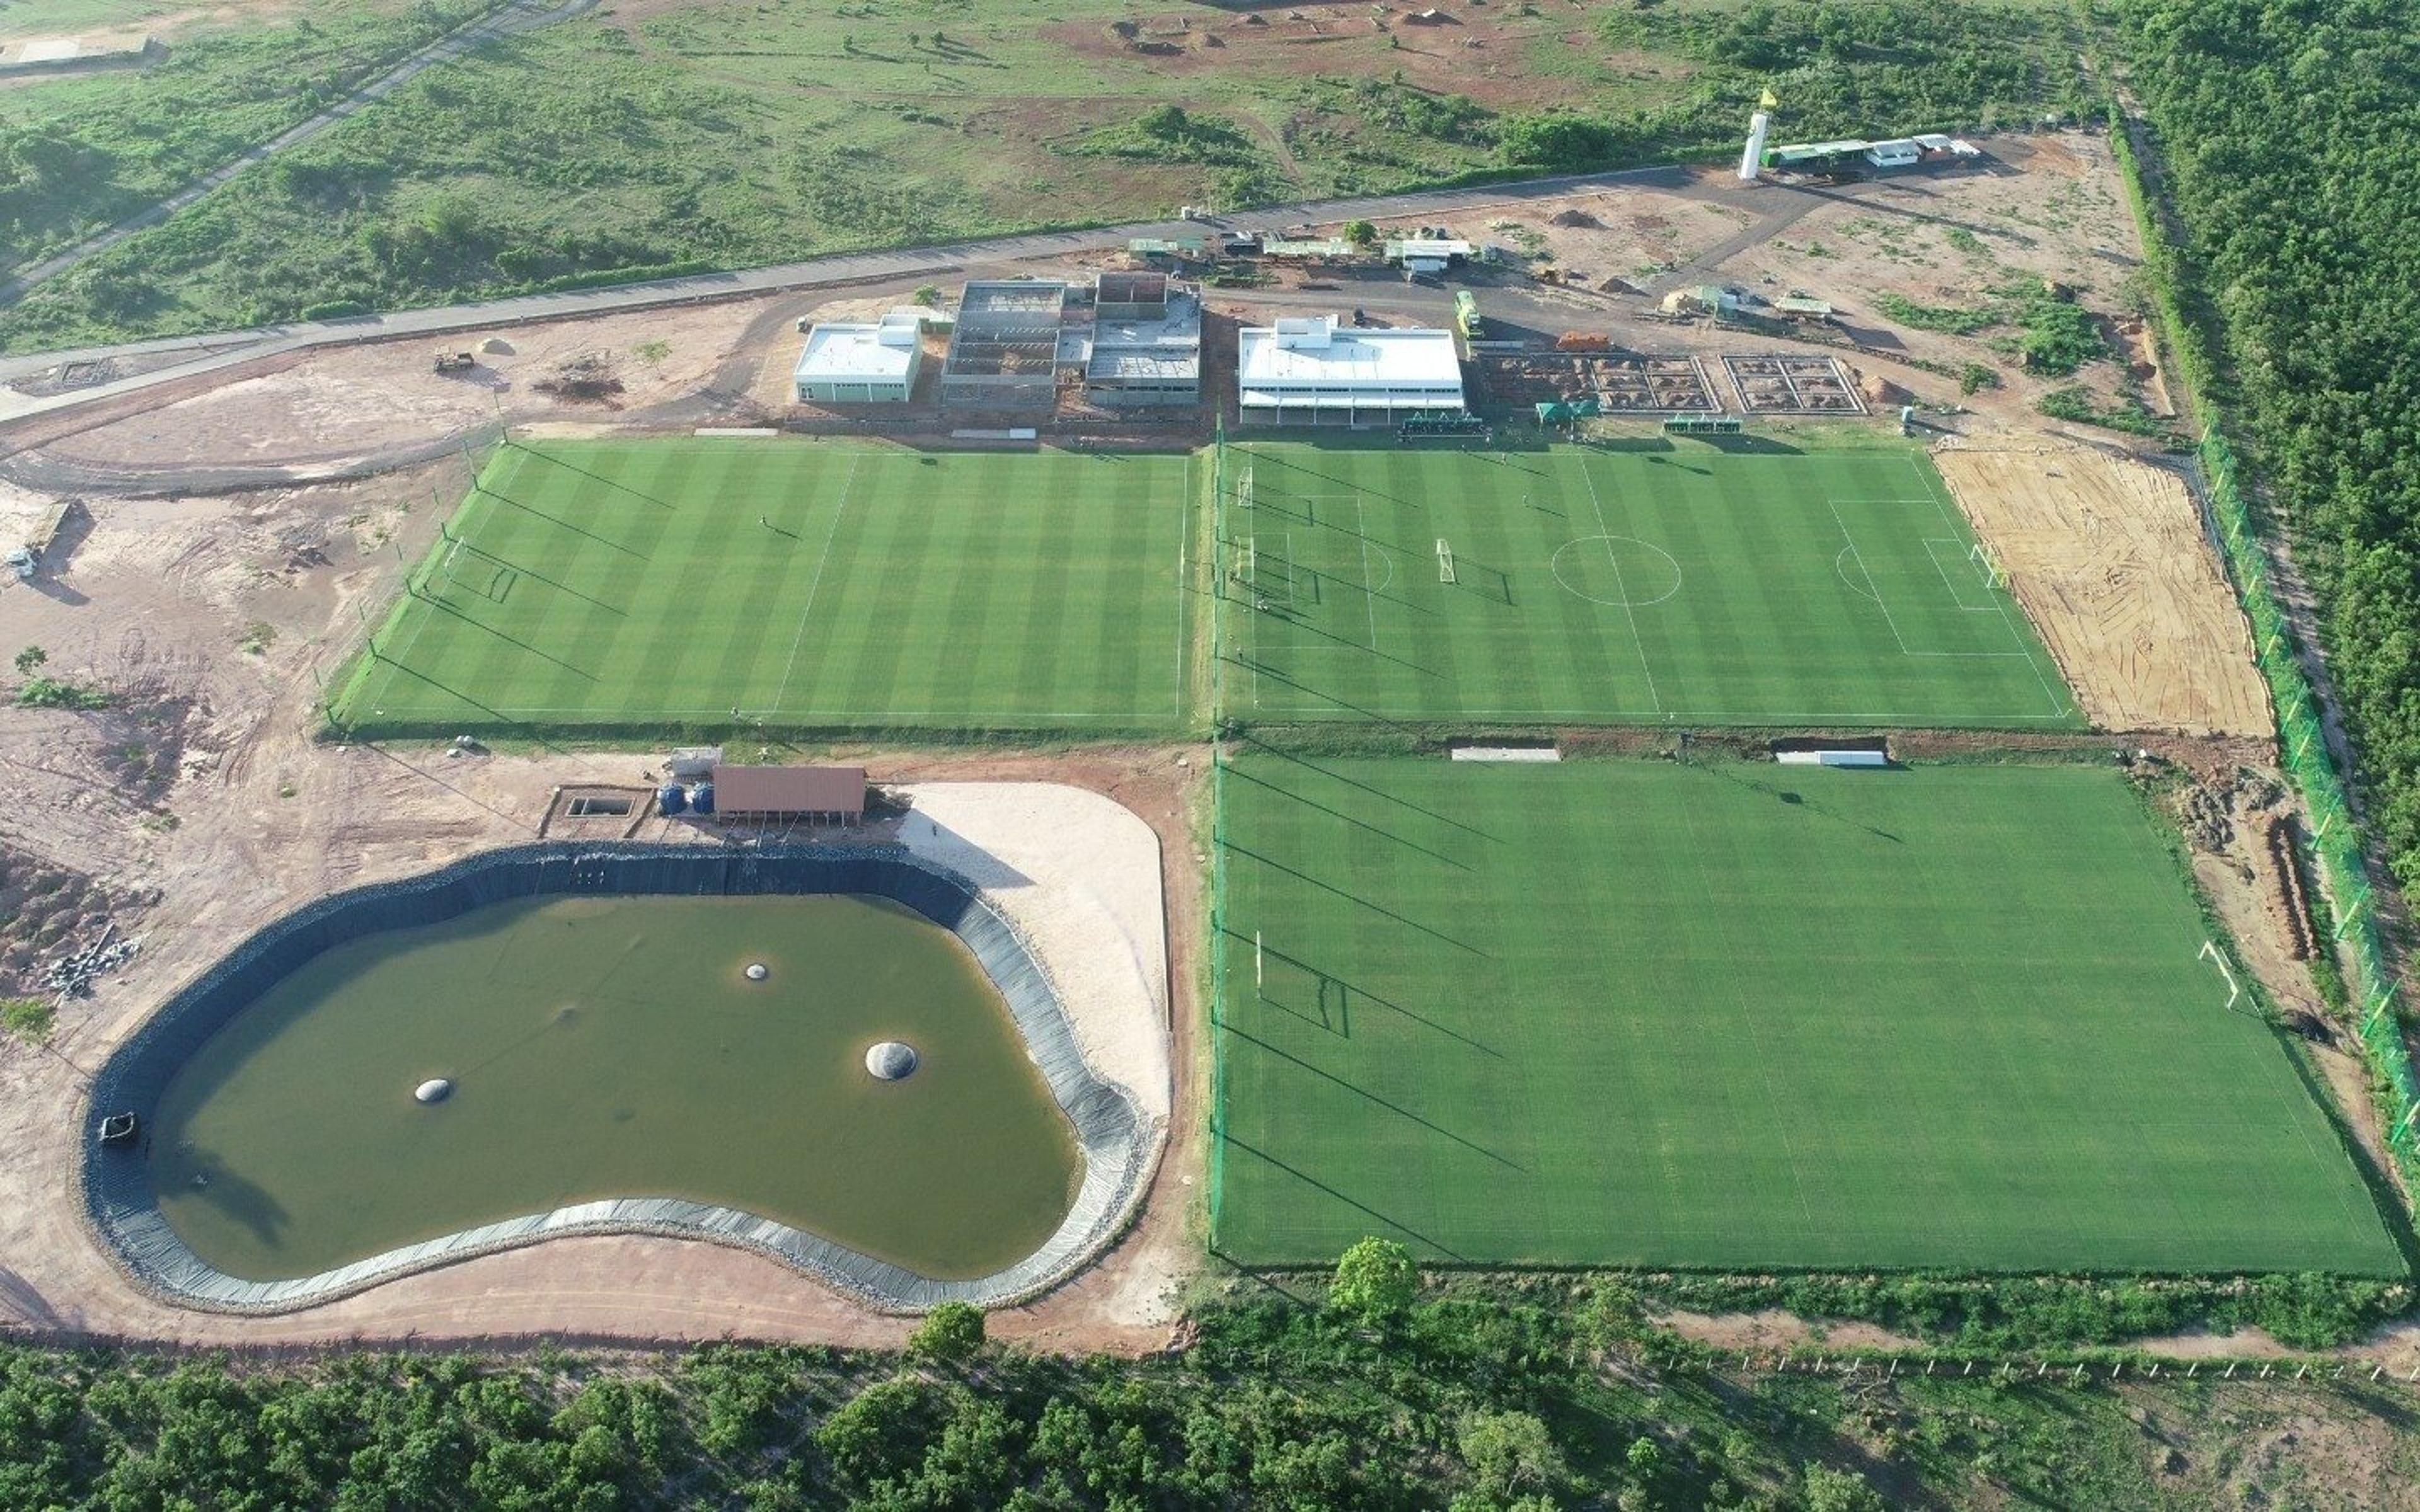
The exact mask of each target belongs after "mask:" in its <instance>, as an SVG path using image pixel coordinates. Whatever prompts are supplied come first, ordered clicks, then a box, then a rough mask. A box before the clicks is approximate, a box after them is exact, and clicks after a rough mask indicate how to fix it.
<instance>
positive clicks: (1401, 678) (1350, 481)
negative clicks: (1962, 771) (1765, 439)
mask: <svg viewBox="0 0 2420 1512" xmlns="http://www.w3.org/2000/svg"><path fill="white" fill-rule="evenodd" d="M1248 479H1249V481H1248ZM1220 494H1221V500H1220V506H1221V507H1220V532H1221V537H1222V541H1223V548H1222V549H1223V551H1224V553H1225V559H1226V563H1227V568H1228V570H1227V571H1226V572H1225V573H1224V574H1223V575H1222V589H1223V592H1224V594H1225V596H1226V602H1225V604H1223V605H1222V606H1221V615H1222V619H1223V621H1224V624H1223V625H1222V628H1221V632H1220V640H1221V642H1222V643H1221V648H1220V649H1221V656H1222V658H1223V659H1224V660H1225V662H1226V666H1225V667H1224V668H1223V669H1222V682H1223V686H1224V690H1225V691H1224V701H1225V702H1226V704H1227V707H1228V709H1229V711H1230V712H1231V713H1232V714H1233V715H1234V716H1236V717H1241V718H1243V719H1246V720H1248V721H1260V722H1267V723H1281V722H1287V721H1294V720H1328V719H1362V718H1373V719H1389V720H1404V721H1423V720H1454V719H1471V720H1543V721H1560V722H1569V723H1590V722H1632V721H1637V722H1648V723H1655V722H1666V721H1694V722H1703V723H1709V724H1718V723H1746V724H1852V725H1874V726H1907V725H1947V726H1979V727H1992V728H2009V729H2073V728H2077V727H2079V726H2080V725H2081V723H2082V719H2081V717H2080V715H2079V714H2078V712H2077V710H2076V707H2075V703H2074V701H2073V700H2072V699H2071V697H2070V696H2069V694H2068V691H2067V688H2066V687H2065V684H2064V683H2063V682H2062V680H2061V679H2060V677H2059V674H2058V671H2057V669H2056V667H2055V664H2054V663H2053V662H2052V660H2051V658H2050V656H2048V654H2047V653H2045V652H2044V651H2043V650H2042V648H2041V645H2040V642H2039V641H2038V640H2037V639H2036V638H2035V636H2034V634H2033V631H2032V629H2031V627H2030V626H2029V625H2026V623H2025V621H2024V615H2023V613H2022V612H2021V611H2020V610H2019V609H2017V608H2016V606H2015V605H2014V604H2013V603H2012V602H2011V601H2010V600H2009V596H2008V595H2007V594H2005V593H2004V592H2002V591H2001V590H1999V589H1998V588H1996V587H1995V586H1994V585H1993V580H1992V576H1991V573H1990V572H1989V570H1988V569H1987V568H1986V567H1985V566H1983V565H1982V564H1981V563H1979V562H1978V561H1976V560H1974V559H1973V557H1972V554H1971V553H1972V550H1973V548H1974V545H1975V540H1974V536H1973V534H1972V532H1970V531H1969V529H1968V528H1967V525H1966V521H1965V519H1964V518H1963V517H1962V516H1961V515H1960V514H1959V512H1958V510H1957V508H1956V507H1955V506H1954V505H1953V504H1952V503H1951V502H1950V501H1949V497H1948V494H1947V490H1946V488H1945V487H1944V486H1943V485H1942V482H1941V479H1940V476H1939V474H1938V473H1936V472H1935V471H1933V469H1932V466H1931V463H1930V462H1928V461H1927V460H1925V458H1924V455H1923V454H1922V453H1921V452H1920V451H1918V450H1916V448H1914V447H1913V446H1906V447H1901V446H1885V447H1868V448H1866V449H1862V450H1838V451H1812V452H1803V453H1801V452H1788V451H1784V452H1764V453H1745V454H1744V453H1740V452H1737V451H1725V450H1722V449H1719V448H1717V447H1715V446H1709V445H1705V444H1701V443H1698V442H1681V443H1679V444H1678V446H1677V447H1675V448H1673V449H1668V450H1661V449H1659V450H1644V451H1638V450H1634V451H1618V450H1597V449H1579V448H1572V447H1557V448H1554V449H1552V450H1549V451H1544V452H1526V453H1525V452H1505V453H1492V452H1460V451H1436V450H1424V449H1420V448H1417V447H1415V448H1403V447H1385V446H1379V447H1368V446H1364V447H1362V448H1359V449H1346V448H1341V447H1340V448H1329V447H1320V446H1313V445H1305V444H1262V443H1252V444H1247V445H1231V446H1230V447H1229V448H1228V451H1227V455H1226V463H1225V469H1224V479H1223V486H1222V487H1221V489H1220ZM1247 499H1249V503H1248V502H1247ZM1440 542H1442V543H1443V549H1442V551H1441V550H1440V548H1439V543H1440ZM1447 555H1450V558H1451V576H1452V579H1453V580H1452V581H1450V582H1448V581H1443V580H1441V579H1442V578H1443V577H1444V575H1445V567H1444V563H1443V558H1444V557H1445V556H1447Z"/></svg>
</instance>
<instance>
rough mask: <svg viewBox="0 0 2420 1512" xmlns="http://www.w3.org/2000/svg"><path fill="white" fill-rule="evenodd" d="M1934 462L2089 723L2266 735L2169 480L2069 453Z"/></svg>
mask: <svg viewBox="0 0 2420 1512" xmlns="http://www.w3.org/2000/svg"><path fill="white" fill-rule="evenodd" d="M1935 460H1936V461H1937V462H1938V463H1939V465H1940V468H1941V472H1942V476H1943V477H1945V478H1946V479H1947V480H1948V483H1949V487H1950V491H1951V492H1952V493H1953V494H1955V495H1956V496H1957V499H1958V502H1959V506H1960V507H1961V508H1962V509H1963V510H1964V511H1965V512H1966V517H1967V518H1968V519H1969V520H1971V521H1972V522H1973V523H1974V526H1975V529H1976V532H1978V534H1979V535H1980V536H1981V537H1982V539H1983V540H1984V541H1985V542H1986V543H1987V544H1988V545H1989V546H1990V547H1991V548H1992V549H1993V550H1994V551H1996V552H1997V553H1998V554H1999V557H2000V560H2001V562H2002V563H2003V564H2004V565H2005V566H2006V567H2007V568H2008V571H2009V579H2010V584H2011V588H2012V590H2013V592H2014V593H2015V594H2016V597H2017V601H2018V602H2019V603H2020V604H2022V605H2023V606H2024V610H2025V614H2026V616H2027V617H2028V618H2030V619H2031V620H2032V621H2033V622H2034V625H2036V627H2038V628H2039V629H2040V631H2041V634H2042V640H2044V642H2045V643H2046V644H2047V645H2048V646H2049V648H2050V653H2051V655H2052V656H2054V657H2055V658H2056V659H2057V661H2058V665H2059V668H2060V670H2061V671H2064V672H2065V673H2066V674H2067V678H2068V682H2069V683H2070V684H2071V686H2072V687H2074V688H2075V690H2076V695H2077V697H2078V698H2079V699H2080V700H2081V701H2082V702H2083V704H2084V708H2085V712H2086V714H2087V715H2088V716H2090V717H2091V719H2092V721H2093V723H2094V724H2096V725H2098V726H2100V727H2101V728H2102V729H2105V730H2178V731H2186V732H2191V733H2202V734H2226V735H2262V734H2266V733H2269V731H2270V729H2271V725H2270V719H2269V696H2268V690H2267V688H2266V687H2265V686H2264V685H2263V684H2262V683H2261V681H2260V675H2259V673H2258V672H2257V671H2256V670H2255V669H2254V666H2253V661H2252V636H2251V632H2250V630H2249V629H2248V628H2247V627H2246V625H2245V624H2244V621H2243V614H2242V609H2240V608H2239V607H2238V606H2237V604H2236V601H2235V594H2234V591H2233V590H2232V589H2231V588H2230V587H2229V586H2228V585H2227V582H2226V578H2225V577H2224V576H2223V575H2221V573H2220V571H2219V567H2218V563H2217V559H2216V557H2215V556H2214V555H2213V553H2212V551H2211V548H2210V545H2209V543H2208V541H2207V540H2206V539H2205V537H2204V536H2203V533H2202V526H2201V517H2200V513H2199V511H2198V510H2197V509H2196V508H2195V504H2194V501H2193V497H2192V495H2191V494H2190V493H2189V492H2188V491H2187V489H2186V487H2185V485H2184V482H2183V480H2181V479H2180V478H2178V477H2177V476H2176V475H2175V474H2173V473H2170V472H2166V471H2162V470H2160V469H2157V468H2153V467H2150V466H2149V465H2147V464H2145V463H2141V462H2134V461H2130V460H2124V459H2121V458H2118V457H2115V456H2110V455H2105V454H2102V453H2100V452H2096V451H2092V450H2089V449H2087V448H2084V447H2076V446H2056V445H2049V444H2043V445H2036V446H2032V447H2025V448H2022V449H2021V448H2018V447H2015V446H1997V447H1992V448H1990V449H1985V448H1984V447H1981V446H1957V447H1951V448H1945V449H1943V450H1941V451H1940V452H1938V453H1937V454H1936V456H1935Z"/></svg>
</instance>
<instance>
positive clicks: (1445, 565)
mask: <svg viewBox="0 0 2420 1512" xmlns="http://www.w3.org/2000/svg"><path fill="white" fill-rule="evenodd" d="M1437 581H1439V582H1441V583H1450V582H1452V581H1454V576H1453V543H1452V542H1450V541H1449V540H1447V539H1446V538H1445V537H1444V536H1442V535H1440V536H1438V537H1437Z"/></svg>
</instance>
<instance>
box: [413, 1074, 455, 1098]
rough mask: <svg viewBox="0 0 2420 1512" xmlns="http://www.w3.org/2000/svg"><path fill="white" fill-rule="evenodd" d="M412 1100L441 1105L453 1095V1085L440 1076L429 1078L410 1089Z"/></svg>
mask: <svg viewBox="0 0 2420 1512" xmlns="http://www.w3.org/2000/svg"><path fill="white" fill-rule="evenodd" d="M411 1095H412V1097H413V1099H414V1100H416V1101H418V1102H422V1103H442V1102H444V1101H445V1100H446V1099H447V1098H449V1097H451V1096H453V1095H454V1084H453V1083H452V1082H450V1081H447V1080H446V1079H445V1078H444V1077H442V1076H431V1077H430V1078H428V1080H427V1081H425V1082H423V1083H421V1084H420V1085H419V1086H418V1087H415V1088H412V1089H411Z"/></svg>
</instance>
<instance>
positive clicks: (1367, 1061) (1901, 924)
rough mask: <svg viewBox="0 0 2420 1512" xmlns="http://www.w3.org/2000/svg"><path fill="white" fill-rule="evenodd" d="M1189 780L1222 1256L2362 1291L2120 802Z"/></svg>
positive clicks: (1971, 785) (2315, 1111)
mask: <svg viewBox="0 0 2420 1512" xmlns="http://www.w3.org/2000/svg"><path fill="white" fill-rule="evenodd" d="M1224 782H1225V795H1226V797H1225V804H1224V817H1225V836H1224V842H1223V860H1224V863H1225V867H1226V870H1227V876H1228V882H1227V887H1228V889H1229V891H1228V899H1229V904H1228V907H1229V913H1228V921H1227V927H1226V936H1225V939H1224V941H1223V944H1224V947H1225V949H1226V963H1227V964H1226V977H1225V981H1226V986H1225V991H1224V994H1223V997H1222V1000H1221V1005H1220V1008H1221V1020H1222V1026H1221V1028H1220V1029H1219V1031H1218V1033H1219V1035H1220V1047H1221V1051H1222V1055H1223V1060H1224V1069H1223V1072H1222V1077H1223V1084H1224V1091H1223V1101H1222V1105H1221V1109H1220V1119H1221V1130H1222V1138H1221V1140H1220V1144H1219V1146H1218V1159H1219V1161H1220V1162H1221V1165H1222V1166H1223V1171H1222V1175H1221V1177H1220V1180H1219V1195H1218V1198H1217V1199H1216V1200H1217V1202H1218V1208H1217V1213H1218V1216H1217V1223H1216V1242H1217V1244H1218V1248H1219V1249H1221V1250H1222V1251H1224V1252H1225V1253H1228V1254H1230V1255H1232V1256H1233V1257H1237V1258H1239V1259H1241V1260H1244V1261H1247V1262H1255V1263H1290V1262H1305V1263H1308V1262H1318V1261H1322V1260H1325V1259H1327V1258H1330V1257H1333V1256H1334V1255H1335V1254H1336V1253H1337V1252H1338V1251H1339V1250H1341V1249H1342V1247H1343V1246H1344V1245H1346V1244H1348V1243H1350V1242H1352V1241H1353V1240H1355V1239H1356V1238H1358V1237H1359V1236H1361V1235H1363V1234H1371V1233H1376V1234H1384V1235H1388V1236H1391V1237H1395V1238H1400V1239H1403V1240H1404V1241H1406V1242H1411V1243H1414V1244H1416V1245H1417V1246H1419V1249H1420V1250H1421V1251H1422V1252H1423V1253H1425V1254H1427V1255H1430V1256H1433V1257H1444V1258H1448V1259H1452V1260H1460V1261H1469V1262H1508V1263H1510V1262H1536V1263H1545V1264H1606V1263H1609V1264H1621V1265H1640V1266H1677V1267H1705V1268H1722V1269H1742V1268H1757V1267H1765V1266H1776V1267H1814V1268H1831V1267H1865V1266H1874V1267H1940V1268H1945V1269H1957V1270H1983V1271H2096V1272H2118V1271H2149V1272H2162V1273H2185V1272H2201V1273H2227V1272H2268V1271H2293V1270H2300V1269H2315V1270H2328V1271H2338V1272H2345V1273H2376V1274H2391V1273H2399V1272H2400V1269H2401V1267H2400V1262H2399V1260H2398V1258H2397V1248H2396V1245H2395V1243H2394V1242H2393V1241H2392V1240H2391V1239H2390V1237H2389V1234H2388V1232H2387V1230H2386V1228H2385V1227H2384V1226H2383V1223H2382V1220H2381V1217H2380V1216H2379V1213H2378V1211H2377V1209H2376V1208H2375V1206H2374V1205H2373V1203H2372V1201H2371V1199H2370V1197H2369V1196H2368V1193H2367V1191H2366V1188H2365V1186H2364V1184H2363V1181H2362V1180H2361V1178H2360V1176H2359V1175H2358V1173H2357V1171H2356V1169H2355V1167H2354V1165H2353V1164H2352V1162H2351V1160H2350V1157H2349V1155H2348V1154H2347V1152H2346V1150H2345V1149H2344V1146H2343V1144H2342V1142H2341V1140H2340V1139H2339V1137H2338V1135H2337V1134H2336V1133H2335V1131H2334V1130H2333V1129H2332V1127H2331V1125H2330V1123H2329V1122H2328V1120H2327V1119H2326V1117H2325V1116H2324V1115H2323V1114H2322V1113H2321V1111H2320V1109H2319V1104H2318V1103H2317V1102H2316V1101H2315V1100H2314V1097H2313V1096H2312V1094H2311V1093H2310V1091H2309V1090H2307V1089H2306V1088H2305V1086H2304V1084H2303V1082H2302V1080H2301V1079H2300V1073H2299V1072H2298V1071H2297V1069H2296V1067H2295V1065H2294V1064H2293V1062H2292V1061H2291V1059H2290V1058H2289V1057H2288V1053H2287V1052H2286V1051H2285V1049H2284V1048H2283V1047H2282V1046H2281V1045H2280V1044H2279V1043H2278V1041H2277V1039H2276V1037H2275V1035H2274V1033H2273V1031H2272V1030H2271V1029H2270V1028H2269V1027H2267V1026H2266V1025H2265V1024H2264V1023H2263V1022H2261V1021H2260V1020H2259V1019H2257V1018H2256V1017H2253V1016H2251V1015H2250V1014H2249V1013H2246V1012H2241V1011H2228V1010H2227V1008H2226V1006H2225V1005H2226V1000H2227V985H2226V981H2225V980H2222V978H2221V976H2220V973H2219V971H2218V969H2217V967H2216V966H2215V965H2214V964H2211V962H2210V961H2208V960H2202V959H2197V952H2198V951H2199V950H2200V949H2201V947H2202V943H2203V939H2204V934H2205V931H2204V927H2203V924H2202V921H2201V919H2200V918H2199V915H2198V912H2197V910H2196V908H2195V905H2194V903H2193V901H2192V899H2191V897H2190V895H2189V893H2188V892H2187V890H2186V888H2185V887H2184V885H2183V883H2182V881H2181V879H2180V875H2179V873H2178V870H2177V867H2176V864H2175V862H2174V860H2173V858H2172V857H2171V856H2170V855H2169V854H2168V853H2167V852H2166V850H2165V848H2164V845H2165V842H2164V840H2163V838H2162V836H2161V835H2160V833H2159V832H2158V831H2157V830H2156V829H2155V828H2154V827H2153V825H2152V824H2151V822H2150V820H2149V818H2148V817H2147V815H2146V814H2145V813H2144V812H2143V810H2142V809H2141V807H2140V805H2139V803H2138V801H2137V799H2136V798H2135V797H2134V796H2133V794H2132V793H2131V792H2130V791H2129V789H2128V788H2127V786H2126V785H2125V782H2124V780H2123V779H2122V778H2121V777H2120V776H2119V775H2118V773H2116V772H2115V771H2110V770H2101V769H2093V768H2084V767H1945V768H1932V769H1927V770H1918V771H1890V772H1841V771H1828V770H1808V769H1798V768H1781V767H1776V766H1763V765H1754V766H1751V765H1747V764H1710V765H1703V766H1696V765H1687V766H1674V765H1669V764H1649V763H1643V762H1642V763H1582V764H1568V765H1560V766H1545V765H1518V766H1492V767H1491V766H1477V767H1475V766H1472V765H1468V764H1450V763H1448V762H1444V761H1438V760H1426V761H1416V760H1410V759H1398V760H1392V761H1370V760H1364V761H1327V760H1321V761H1318V762H1316V763H1314V762H1311V761H1308V760H1304V759H1301V758H1297V757H1294V756H1287V755H1279V754H1277V753H1275V752H1273V751H1266V750H1264V751H1262V752H1259V753H1256V754H1252V755H1249V756H1247V757H1246V758H1245V759H1243V760H1242V761H1241V762H1239V763H1238V764H1236V765H1235V766H1234V767H1233V769H1232V770H1231V771H1229V772H1228V774H1227V775H1226V777H1225V779H1224ZM1256 934H1257V935H1258V936H1259V937H1260V939H1261V942H1262V944H1261V949H1260V951H1259V953H1258V957H1257V959H1258V963H1259V964H1258V968H1257V969H1258V971H1259V973H1260V977H1259V980H1260V985H1259V986H1258V987H1257V988H1256V987H1255V980H1256V964H1255V962H1256V952H1255V945H1254V941H1255V936H1256Z"/></svg>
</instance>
